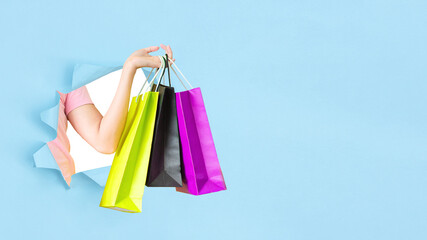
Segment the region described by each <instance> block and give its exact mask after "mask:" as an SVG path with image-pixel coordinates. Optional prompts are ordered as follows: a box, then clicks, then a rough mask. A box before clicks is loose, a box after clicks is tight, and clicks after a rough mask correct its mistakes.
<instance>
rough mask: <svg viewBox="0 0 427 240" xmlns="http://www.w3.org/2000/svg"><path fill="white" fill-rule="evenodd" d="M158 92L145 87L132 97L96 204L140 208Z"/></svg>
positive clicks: (116, 208)
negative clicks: (101, 192)
mask: <svg viewBox="0 0 427 240" xmlns="http://www.w3.org/2000/svg"><path fill="white" fill-rule="evenodd" d="M162 66H163V65H162ZM159 72H161V71H160V70H159V71H157V72H156V75H155V76H154V77H153V80H152V82H151V83H150V85H151V84H152V83H153V82H154V80H155V78H156V76H157V74H158V73H159ZM147 80H148V78H147ZM145 83H146V82H145ZM145 83H144V85H145ZM143 87H144V86H143ZM141 89H142V88H141ZM158 96H159V94H158V93H157V92H151V91H149V92H146V93H145V94H144V96H143V98H142V95H140V94H138V96H136V97H133V98H132V102H131V105H130V108H129V112H128V116H127V119H126V124H125V127H124V130H123V133H122V136H121V138H120V141H119V144H118V147H117V150H116V154H115V156H114V160H113V164H112V165H111V170H110V173H109V176H108V180H107V183H106V185H105V189H104V193H103V195H102V199H101V203H100V207H105V208H111V209H115V210H119V211H124V212H141V207H142V195H143V193H144V187H145V180H146V176H147V169H148V162H149V159H150V151H151V142H152V137H153V130H154V121H155V117H156V110H157V101H158Z"/></svg>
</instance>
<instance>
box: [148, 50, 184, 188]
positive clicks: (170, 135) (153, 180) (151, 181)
mask: <svg viewBox="0 0 427 240" xmlns="http://www.w3.org/2000/svg"><path fill="white" fill-rule="evenodd" d="M166 59H167V58H166ZM166 68H167V69H168V77H169V86H165V85H162V84H161V80H160V81H159V83H158V86H155V87H156V88H158V92H159V100H158V103H157V114H156V122H155V127H154V135H153V142H152V147H151V154H150V162H149V166H148V174H147V181H146V186H149V187H180V186H182V177H181V148H180V138H179V130H178V118H177V113H176V97H175V90H174V88H173V87H172V86H171V82H170V72H169V65H168V61H167V60H166Z"/></svg>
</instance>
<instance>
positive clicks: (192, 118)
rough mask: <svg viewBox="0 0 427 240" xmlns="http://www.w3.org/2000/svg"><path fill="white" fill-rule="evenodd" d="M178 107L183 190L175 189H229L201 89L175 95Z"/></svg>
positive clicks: (194, 191)
mask: <svg viewBox="0 0 427 240" xmlns="http://www.w3.org/2000/svg"><path fill="white" fill-rule="evenodd" d="M173 66H175V67H176V69H177V70H178V71H179V73H180V74H181V75H182V77H183V78H184V79H185V80H186V81H187V83H188V85H189V86H190V87H191V88H192V86H191V84H190V83H189V82H188V80H187V79H186V78H185V76H184V75H183V74H182V73H181V71H180V70H179V68H178V67H177V66H176V64H175V63H173V65H171V67H170V68H172V70H173V71H174V73H175V75H176V76H177V77H178V79H179V80H180V81H181V79H180V78H179V76H178V74H177V73H176V72H175V70H174V68H173ZM181 83H182V84H183V85H184V83H183V82H182V81H181ZM184 87H185V85H184ZM185 89H187V88H186V87H185ZM176 106H177V115H178V126H179V134H180V139H181V147H182V149H181V150H182V158H183V187H177V188H176V190H177V191H179V192H184V193H189V194H193V195H201V194H206V193H211V192H217V191H221V190H226V186H225V182H224V177H223V175H222V171H221V167H220V165H219V161H218V157H217V154H216V150H215V145H214V141H213V137H212V133H211V129H210V126H209V121H208V116H207V113H206V109H205V105H204V102H203V98H202V92H201V90H200V88H193V89H191V90H187V91H183V92H178V93H176Z"/></svg>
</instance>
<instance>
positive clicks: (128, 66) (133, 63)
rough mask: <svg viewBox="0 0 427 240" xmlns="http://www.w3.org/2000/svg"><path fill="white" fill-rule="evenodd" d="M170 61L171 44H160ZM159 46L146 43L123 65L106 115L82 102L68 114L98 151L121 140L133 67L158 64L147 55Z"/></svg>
mask: <svg viewBox="0 0 427 240" xmlns="http://www.w3.org/2000/svg"><path fill="white" fill-rule="evenodd" d="M161 47H162V48H163V49H165V51H166V53H167V54H168V56H170V58H171V59H172V61H173V60H174V59H173V58H172V50H171V48H170V46H167V47H166V46H165V45H163V44H162V45H161ZM157 50H159V47H149V48H144V49H140V50H138V51H136V52H134V53H133V54H132V55H130V56H129V58H128V59H127V60H126V62H125V64H124V65H123V71H122V75H121V77H120V82H119V86H118V88H117V91H116V94H115V95H114V99H113V101H112V102H111V105H110V107H109V108H108V110H107V112H106V113H105V116H102V115H101V113H100V112H99V111H98V109H97V108H96V107H95V105H93V104H87V105H82V106H80V107H77V108H75V109H74V110H72V111H71V112H70V113H69V114H68V120H69V121H70V123H71V125H72V126H73V127H74V129H75V130H76V131H77V133H79V134H80V136H81V137H82V138H83V139H84V140H86V142H88V143H89V144H90V145H91V146H92V147H93V148H95V149H96V150H97V151H98V152H101V153H106V154H110V153H114V152H115V151H116V148H117V144H118V142H119V140H120V136H121V134H122V131H123V128H124V126H125V123H126V117H127V112H128V107H129V99H130V91H131V88H132V82H133V78H134V76H135V73H136V70H137V69H138V68H141V67H152V68H159V67H160V65H161V63H160V59H159V58H158V57H156V56H150V55H149V53H150V52H155V51H157Z"/></svg>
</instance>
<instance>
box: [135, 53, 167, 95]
mask: <svg viewBox="0 0 427 240" xmlns="http://www.w3.org/2000/svg"><path fill="white" fill-rule="evenodd" d="M158 57H159V58H160V62H161V66H160V68H156V73H155V74H154V77H153V79H152V80H151V82H149V83H148V86H149V88H151V86H153V83H154V80H156V77H157V76H160V75H159V72H161V71H162V70H163V72H162V74H161V75H162V76H163V73H164V72H165V71H164V68H165V61H164V59H163V57H162V56H158ZM153 70H154V68H152V69H151V71H150V73H149V74H148V77H147V78H146V79H145V81H144V84H143V85H142V87H141V89H140V90H139V92H138V95H137V96H136V99H135V101H136V102H138V97H139V95H140V94H141V92H142V90H143V89H144V87H145V84H146V83H147V82H148V79H150V75H151V73H152V72H153ZM160 80H161V77H160ZM157 88H158V84H157ZM156 91H157V89H156Z"/></svg>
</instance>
